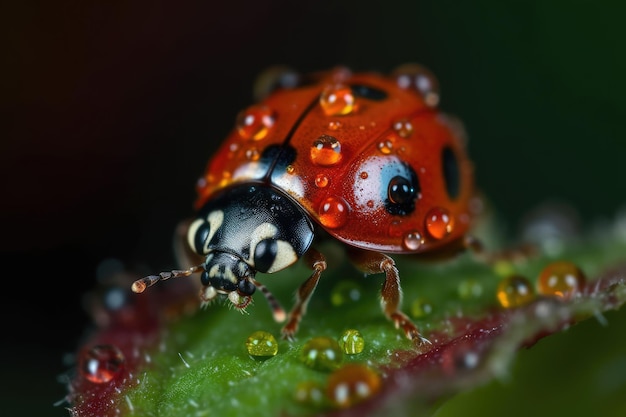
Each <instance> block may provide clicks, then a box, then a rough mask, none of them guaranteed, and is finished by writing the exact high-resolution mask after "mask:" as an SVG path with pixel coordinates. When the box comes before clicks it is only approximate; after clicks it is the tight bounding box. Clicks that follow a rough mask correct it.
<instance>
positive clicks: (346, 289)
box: [330, 281, 362, 307]
mask: <svg viewBox="0 0 626 417" xmlns="http://www.w3.org/2000/svg"><path fill="white" fill-rule="evenodd" d="M361 293H362V289H361V286H360V285H359V284H357V283H356V282H354V281H339V282H338V283H337V284H336V285H335V286H334V287H333V289H332V290H331V292H330V302H331V303H332V305H334V306H336V307H339V306H341V305H344V304H348V303H354V302H357V301H359V300H360V299H361Z"/></svg>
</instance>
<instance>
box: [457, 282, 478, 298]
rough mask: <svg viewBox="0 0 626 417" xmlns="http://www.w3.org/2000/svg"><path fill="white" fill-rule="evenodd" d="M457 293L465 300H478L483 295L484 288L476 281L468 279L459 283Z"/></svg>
mask: <svg viewBox="0 0 626 417" xmlns="http://www.w3.org/2000/svg"><path fill="white" fill-rule="evenodd" d="M457 292H458V294H459V297H460V298H461V299H463V300H469V299H472V298H478V297H480V296H481V295H482V294H483V286H482V285H481V284H480V282H478V281H477V280H475V279H467V280H465V281H461V282H460V283H459V285H458V287H457Z"/></svg>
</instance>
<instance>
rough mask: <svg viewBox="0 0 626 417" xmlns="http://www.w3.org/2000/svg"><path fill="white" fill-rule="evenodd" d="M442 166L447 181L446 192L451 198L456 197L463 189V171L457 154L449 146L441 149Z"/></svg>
mask: <svg viewBox="0 0 626 417" xmlns="http://www.w3.org/2000/svg"><path fill="white" fill-rule="evenodd" d="M441 168H442V170H443V178H444V180H445V183H446V192H447V193H448V196H449V197H450V198H451V199H455V198H457V197H458V196H459V192H460V191H461V173H460V170H459V161H458V159H457V157H456V154H455V153H454V151H453V150H452V149H451V148H450V147H448V146H446V147H445V148H443V150H442V151H441Z"/></svg>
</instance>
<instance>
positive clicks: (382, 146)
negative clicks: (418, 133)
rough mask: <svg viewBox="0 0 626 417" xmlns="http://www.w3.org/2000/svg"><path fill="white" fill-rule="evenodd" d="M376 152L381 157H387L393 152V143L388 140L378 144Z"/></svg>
mask: <svg viewBox="0 0 626 417" xmlns="http://www.w3.org/2000/svg"><path fill="white" fill-rule="evenodd" d="M378 150H379V151H380V152H381V153H382V154H383V155H389V154H390V153H391V152H393V142H392V141H391V140H389V139H387V140H383V141H382V142H379V143H378Z"/></svg>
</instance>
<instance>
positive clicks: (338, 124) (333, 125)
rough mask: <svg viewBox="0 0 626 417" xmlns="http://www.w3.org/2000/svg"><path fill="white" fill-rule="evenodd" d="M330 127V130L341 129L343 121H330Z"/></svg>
mask: <svg viewBox="0 0 626 417" xmlns="http://www.w3.org/2000/svg"><path fill="white" fill-rule="evenodd" d="M328 128H329V129H330V130H339V129H340V128H341V122H339V121H332V122H328Z"/></svg>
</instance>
